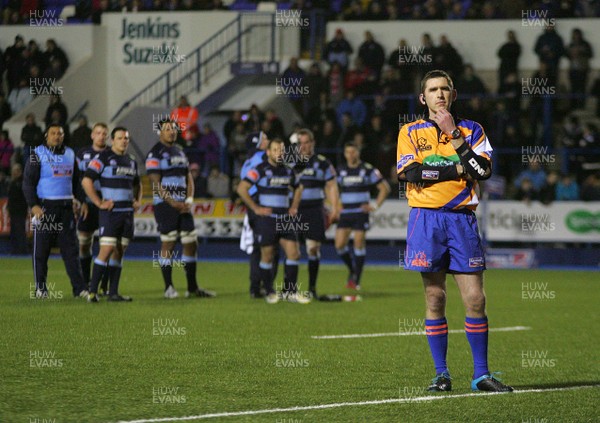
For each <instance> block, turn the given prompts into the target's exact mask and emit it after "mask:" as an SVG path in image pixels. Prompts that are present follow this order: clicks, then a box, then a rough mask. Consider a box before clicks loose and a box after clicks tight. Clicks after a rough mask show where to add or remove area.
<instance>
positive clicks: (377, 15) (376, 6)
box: [367, 1, 388, 21]
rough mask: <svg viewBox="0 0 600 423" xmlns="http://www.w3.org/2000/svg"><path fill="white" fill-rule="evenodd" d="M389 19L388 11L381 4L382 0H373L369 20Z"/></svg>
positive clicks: (368, 11)
mask: <svg viewBox="0 0 600 423" xmlns="http://www.w3.org/2000/svg"><path fill="white" fill-rule="evenodd" d="M386 19H388V16H387V13H386V11H385V10H384V9H383V7H382V6H381V2H379V1H372V2H371V4H369V9H368V10H367V20H370V21H385V20H386Z"/></svg>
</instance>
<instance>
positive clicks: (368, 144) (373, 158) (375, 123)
mask: <svg viewBox="0 0 600 423" xmlns="http://www.w3.org/2000/svg"><path fill="white" fill-rule="evenodd" d="M385 133H386V131H385V129H384V127H383V119H382V118H381V115H379V114H374V115H373V116H371V118H370V119H369V122H368V123H367V124H366V128H365V151H364V153H363V154H362V156H361V157H362V160H364V161H365V162H367V163H371V164H372V165H374V166H375V167H377V168H378V169H379V170H380V171H381V169H380V168H379V166H378V164H377V162H378V149H379V147H380V146H382V145H383V141H384V138H385ZM392 156H393V155H392ZM382 169H384V170H386V169H387V166H386V167H385V168H382ZM383 174H387V173H385V172H384V173H383Z"/></svg>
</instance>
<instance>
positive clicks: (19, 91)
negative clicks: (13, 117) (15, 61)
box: [8, 77, 33, 114]
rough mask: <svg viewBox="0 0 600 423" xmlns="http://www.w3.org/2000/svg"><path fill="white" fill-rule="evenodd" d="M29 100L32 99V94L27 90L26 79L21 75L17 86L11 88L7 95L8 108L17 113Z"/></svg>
mask: <svg viewBox="0 0 600 423" xmlns="http://www.w3.org/2000/svg"><path fill="white" fill-rule="evenodd" d="M31 100H33V95H32V94H31V92H30V91H29V85H27V79H26V78H24V77H21V79H20V80H19V84H18V86H17V87H16V88H13V89H12V91H11V92H10V94H9V95H8V103H9V104H10V108H11V110H12V111H13V113H14V114H17V113H19V112H20V111H21V109H23V108H24V107H25V106H27V105H28V104H29V103H30V102H31Z"/></svg>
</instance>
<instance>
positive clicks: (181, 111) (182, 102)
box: [171, 95, 198, 141]
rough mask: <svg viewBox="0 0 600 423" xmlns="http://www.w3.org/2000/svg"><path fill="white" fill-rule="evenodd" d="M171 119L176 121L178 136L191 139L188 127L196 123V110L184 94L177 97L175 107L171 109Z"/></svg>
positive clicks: (187, 139) (186, 139)
mask: <svg viewBox="0 0 600 423" xmlns="http://www.w3.org/2000/svg"><path fill="white" fill-rule="evenodd" d="M171 119H172V120H174V121H175V122H176V123H177V127H178V128H179V136H181V138H183V140H185V141H189V140H190V139H191V136H190V133H189V128H191V127H192V125H197V124H198V110H197V109H196V108H195V107H192V106H190V103H189V102H188V99H187V97H186V96H184V95H182V96H181V97H179V103H178V104H177V107H176V108H174V109H173V110H172V111H171Z"/></svg>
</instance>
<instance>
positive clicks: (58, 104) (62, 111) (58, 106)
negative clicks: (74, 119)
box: [44, 94, 69, 131]
mask: <svg viewBox="0 0 600 423" xmlns="http://www.w3.org/2000/svg"><path fill="white" fill-rule="evenodd" d="M55 111H56V112H58V113H59V115H58V116H59V117H58V118H56V115H55V114H54V112H55ZM53 115H55V117H53ZM68 119H69V112H68V111H67V106H66V105H65V103H63V102H62V98H61V96H60V95H58V94H56V95H53V96H51V97H50V104H49V105H48V108H47V109H46V118H45V119H44V122H45V123H46V127H48V125H50V123H52V121H53V120H54V121H55V122H58V123H59V124H60V125H61V126H63V127H64V126H66V125H67V120H68ZM65 131H66V129H65Z"/></svg>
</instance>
